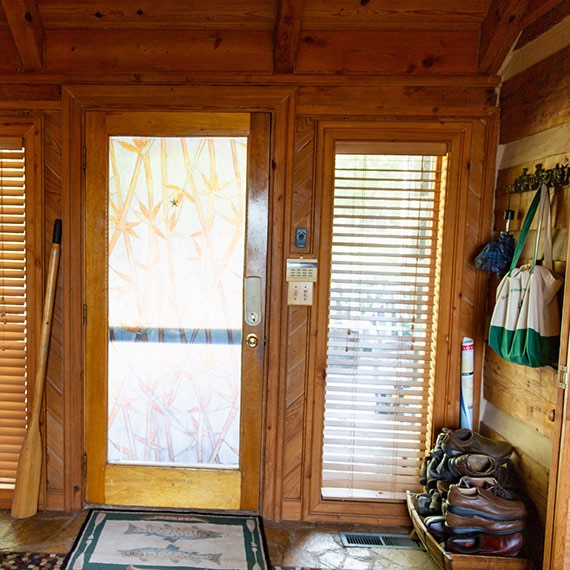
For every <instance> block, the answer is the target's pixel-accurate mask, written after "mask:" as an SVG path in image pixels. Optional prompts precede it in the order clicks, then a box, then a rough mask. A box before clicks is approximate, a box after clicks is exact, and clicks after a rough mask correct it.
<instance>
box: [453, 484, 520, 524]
mask: <svg viewBox="0 0 570 570" xmlns="http://www.w3.org/2000/svg"><path fill="white" fill-rule="evenodd" d="M447 510H448V511H449V512H451V513H453V514H455V515H461V516H466V517H469V516H473V515H478V516H480V517H484V518H486V519H491V520H495V521H512V520H517V519H524V518H525V517H526V514H527V513H526V507H525V505H524V503H523V502H522V501H514V500H509V499H503V498H502V497H497V496H496V495H493V493H491V492H490V491H487V490H486V489H483V488H481V487H467V488H465V487H460V486H459V485H451V486H450V487H449V491H448V493H447Z"/></svg>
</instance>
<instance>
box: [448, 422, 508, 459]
mask: <svg viewBox="0 0 570 570" xmlns="http://www.w3.org/2000/svg"><path fill="white" fill-rule="evenodd" d="M441 447H442V449H443V451H444V452H445V453H447V455H450V456H451V457H454V456H456V455H461V454H463V453H484V454H485V455H490V456H491V457H494V458H495V459H506V458H507V457H508V456H509V455H510V454H511V453H512V452H513V446H512V445H511V444H510V443H509V442H508V441H497V440H494V439H489V438H487V437H484V436H482V435H481V434H480V433H477V432H476V431H473V430H470V429H465V428H461V429H456V430H455V431H452V430H449V431H447V432H446V433H445V435H444V437H443V438H442V441H441Z"/></svg>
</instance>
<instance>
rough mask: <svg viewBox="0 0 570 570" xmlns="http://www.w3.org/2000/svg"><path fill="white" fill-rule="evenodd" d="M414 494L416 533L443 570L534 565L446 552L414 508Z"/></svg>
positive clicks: (410, 503) (411, 511) (411, 506)
mask: <svg viewBox="0 0 570 570" xmlns="http://www.w3.org/2000/svg"><path fill="white" fill-rule="evenodd" d="M413 499H414V493H410V492H409V491H408V493H407V504H408V512H409V514H410V518H411V519H412V524H413V526H414V531H415V533H416V535H417V537H418V538H419V540H420V541H421V543H422V544H423V545H424V548H425V549H426V550H427V552H428V553H429V555H430V556H431V558H432V560H433V561H434V562H435V564H436V565H437V567H438V568H440V569H441V570H491V569H493V570H515V569H516V570H519V569H520V570H522V569H524V570H527V569H530V568H532V564H530V563H529V561H528V560H526V559H524V558H511V557H508V556H478V555H468V554H455V553H453V552H449V551H447V550H445V549H444V548H443V547H442V545H441V544H440V543H439V542H437V540H436V539H435V538H434V537H433V536H432V535H431V534H430V533H429V532H428V531H427V529H426V527H425V525H424V522H423V519H422V517H421V516H420V515H419V514H418V512H417V511H416V508H415V506H414V500H413Z"/></svg>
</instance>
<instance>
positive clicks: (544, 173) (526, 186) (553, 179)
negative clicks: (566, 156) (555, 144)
mask: <svg viewBox="0 0 570 570" xmlns="http://www.w3.org/2000/svg"><path fill="white" fill-rule="evenodd" d="M569 182H570V164H563V165H561V164H556V166H555V167H554V168H548V169H544V168H542V164H537V165H536V166H535V171H534V172H532V173H529V172H528V168H523V172H522V174H521V175H520V176H519V177H518V178H517V179H516V180H515V182H514V184H513V185H512V186H510V189H511V192H528V191H530V190H538V188H540V186H542V184H543V183H544V184H546V186H547V187H548V188H552V187H553V186H554V187H556V188H560V187H562V186H566V185H567V184H568V183H569Z"/></svg>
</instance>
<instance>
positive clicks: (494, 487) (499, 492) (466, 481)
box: [458, 476, 517, 500]
mask: <svg viewBox="0 0 570 570" xmlns="http://www.w3.org/2000/svg"><path fill="white" fill-rule="evenodd" d="M458 485H459V486H460V487H481V488H483V489H486V490H487V491H490V492H491V493H493V495H496V496H497V497H502V498H503V499H509V500H513V499H516V498H517V496H516V494H515V493H514V492H513V491H511V490H510V489H505V488H504V487H503V486H502V485H501V484H500V483H499V482H498V481H497V480H496V479H495V478H494V477H468V476H464V477H461V479H460V480H459V483H458Z"/></svg>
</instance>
